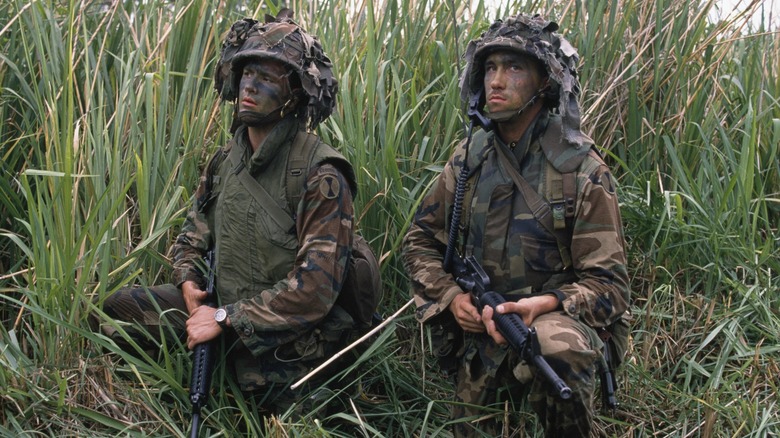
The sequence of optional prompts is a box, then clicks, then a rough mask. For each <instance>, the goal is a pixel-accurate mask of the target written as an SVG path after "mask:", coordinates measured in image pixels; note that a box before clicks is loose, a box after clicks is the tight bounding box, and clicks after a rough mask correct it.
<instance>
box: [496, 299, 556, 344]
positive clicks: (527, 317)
mask: <svg viewBox="0 0 780 438" xmlns="http://www.w3.org/2000/svg"><path fill="white" fill-rule="evenodd" d="M557 308H558V298H556V297H555V295H537V296H534V297H530V298H523V299H520V300H518V301H517V302H513V301H507V302H506V303H503V304H499V305H498V306H496V310H495V312H494V311H493V309H491V308H490V306H485V308H484V309H482V320H483V321H485V329H486V330H487V333H488V334H489V335H490V337H491V338H493V340H494V341H496V343H498V344H506V339H504V337H503V336H502V335H501V333H499V332H498V328H497V327H496V322H495V321H493V314H494V313H517V314H518V315H520V318H522V319H523V322H524V323H525V325H526V326H528V327H530V326H531V324H532V323H533V322H534V320H535V319H536V318H537V317H538V316H539V315H543V314H545V313H549V312H552V311H553V310H555V309H557Z"/></svg>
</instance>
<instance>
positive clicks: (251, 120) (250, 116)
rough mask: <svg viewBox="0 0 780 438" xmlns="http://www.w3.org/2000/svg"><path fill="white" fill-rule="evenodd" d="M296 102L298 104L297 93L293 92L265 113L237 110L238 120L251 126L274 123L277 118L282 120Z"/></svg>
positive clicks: (293, 107)
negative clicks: (283, 101)
mask: <svg viewBox="0 0 780 438" xmlns="http://www.w3.org/2000/svg"><path fill="white" fill-rule="evenodd" d="M297 104H298V95H297V94H293V95H292V96H291V97H290V98H289V99H288V100H287V102H285V103H283V104H281V105H279V106H277V107H276V108H274V109H272V110H271V111H269V112H268V113H266V114H263V113H259V112H255V111H239V112H238V120H239V121H241V123H243V124H245V125H247V126H250V127H253V128H257V127H260V126H265V125H268V124H270V123H274V122H278V121H279V120H282V119H283V118H284V116H285V115H287V114H289V112H290V111H292V110H293V109H295V107H296V105H297Z"/></svg>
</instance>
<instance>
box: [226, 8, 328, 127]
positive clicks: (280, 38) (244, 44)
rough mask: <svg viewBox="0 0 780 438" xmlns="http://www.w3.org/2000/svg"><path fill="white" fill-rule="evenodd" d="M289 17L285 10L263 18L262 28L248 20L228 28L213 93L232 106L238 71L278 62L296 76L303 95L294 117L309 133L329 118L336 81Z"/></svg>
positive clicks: (315, 44)
mask: <svg viewBox="0 0 780 438" xmlns="http://www.w3.org/2000/svg"><path fill="white" fill-rule="evenodd" d="M291 15H292V13H291V11H290V10H289V9H283V10H282V11H280V13H279V15H278V17H276V18H274V17H271V16H269V15H266V17H265V23H260V22H258V21H257V20H253V19H251V18H245V19H243V20H239V21H237V22H235V23H233V26H232V27H231V28H230V32H229V33H228V35H227V37H226V38H225V41H224V42H223V43H222V53H221V56H220V58H219V61H218V63H217V68H216V71H215V77H214V87H215V88H216V90H217V92H218V93H219V95H220V97H221V98H222V100H227V101H232V102H234V101H235V100H236V99H237V98H238V91H239V90H238V86H239V83H240V81H241V74H242V71H243V68H244V65H246V64H247V63H248V62H250V61H251V60H261V59H272V60H275V61H279V62H281V63H283V64H284V65H286V66H288V67H289V68H290V69H292V71H294V72H295V73H296V74H297V75H298V78H299V79H300V84H301V87H302V90H303V95H304V96H301V97H302V98H303V99H302V100H303V102H302V103H301V104H300V106H299V115H300V116H302V117H304V118H305V120H306V122H307V126H308V128H309V129H314V128H315V127H316V126H317V125H318V124H319V123H320V122H321V121H323V120H325V119H326V118H328V116H330V114H331V112H333V108H334V107H335V104H336V93H337V92H338V81H337V80H336V78H335V77H334V75H333V70H332V64H331V61H330V59H329V58H328V57H327V56H326V55H325V53H324V52H323V50H322V45H321V44H320V42H319V40H318V39H317V38H316V37H314V36H311V35H309V34H308V33H306V31H305V30H303V29H302V28H301V27H300V26H299V25H298V24H296V23H295V22H294V21H293V20H292V18H291Z"/></svg>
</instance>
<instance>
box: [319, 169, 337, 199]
mask: <svg viewBox="0 0 780 438" xmlns="http://www.w3.org/2000/svg"><path fill="white" fill-rule="evenodd" d="M340 191H341V185H340V184H339V180H338V178H336V177H334V176H333V175H325V176H324V177H323V178H322V180H321V181H320V193H321V194H322V196H324V197H325V198H326V199H334V198H336V197H338V196H339V192H340Z"/></svg>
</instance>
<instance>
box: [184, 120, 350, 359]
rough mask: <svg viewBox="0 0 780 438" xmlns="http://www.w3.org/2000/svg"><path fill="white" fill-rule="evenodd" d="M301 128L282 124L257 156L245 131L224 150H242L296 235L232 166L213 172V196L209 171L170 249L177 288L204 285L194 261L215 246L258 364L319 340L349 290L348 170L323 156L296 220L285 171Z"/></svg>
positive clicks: (221, 289)
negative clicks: (320, 327) (345, 287)
mask: <svg viewBox="0 0 780 438" xmlns="http://www.w3.org/2000/svg"><path fill="white" fill-rule="evenodd" d="M297 129H298V125H297V121H296V120H295V119H290V118H287V119H284V120H282V121H280V122H279V123H278V124H277V126H276V127H275V128H274V129H273V130H272V131H271V133H270V134H269V136H268V137H267V138H266V140H265V141H264V142H263V144H261V145H260V147H258V149H257V151H255V152H254V153H253V154H252V149H251V147H250V145H249V142H248V139H247V136H246V128H245V127H243V126H242V127H240V128H239V129H238V131H237V132H236V134H235V136H234V138H233V140H232V141H231V142H230V144H229V145H228V146H227V147H226V148H225V151H222V152H220V153H225V154H227V153H229V151H230V150H231V149H232V148H239V149H240V154H241V157H243V158H242V161H241V163H242V165H243V166H246V169H248V171H249V172H250V174H251V175H252V177H254V178H255V180H257V181H258V182H259V183H260V185H262V186H263V187H264V188H265V190H266V191H267V192H268V193H269V194H270V195H271V197H272V198H273V199H276V200H278V204H279V206H280V207H282V208H283V209H284V210H285V211H287V212H289V213H290V215H291V217H294V218H295V227H294V229H292V230H281V229H279V227H278V226H276V225H275V223H274V222H273V221H272V220H270V218H269V216H270V215H268V214H265V213H264V210H263V208H262V207H261V206H259V205H258V203H257V201H256V200H255V198H254V197H253V196H252V195H251V194H250V192H249V191H248V190H247V189H246V187H245V186H243V185H242V184H241V183H240V182H239V180H238V178H237V177H236V169H235V168H234V166H233V165H232V163H231V160H230V159H229V158H225V159H223V160H221V161H215V162H212V163H210V164H209V167H216V169H213V170H212V172H213V175H214V177H213V178H212V184H211V185H212V188H211V190H208V189H207V184H208V178H207V174H208V173H209V170H208V169H207V170H206V171H204V174H203V176H202V177H201V182H200V185H199V187H198V190H197V192H196V202H195V205H194V206H193V207H192V209H191V210H190V212H189V214H188V215H187V218H186V220H185V222H184V225H183V227H182V230H181V233H180V235H179V236H178V238H177V240H176V243H175V245H174V247H173V248H172V252H173V256H174V282H175V284H176V285H181V283H182V282H184V281H186V280H193V281H196V282H199V283H200V284H203V279H202V278H201V275H200V273H199V271H198V269H197V268H196V263H197V262H198V260H200V258H201V257H202V256H203V254H204V253H205V251H206V250H207V249H208V248H210V247H212V245H213V246H214V247H215V248H216V254H217V272H216V290H217V293H218V295H219V300H220V303H221V304H222V305H223V306H225V308H226V310H227V312H228V316H229V318H230V322H231V325H232V327H233V329H234V330H235V332H236V334H237V335H238V337H239V339H240V340H241V341H242V342H243V344H244V345H245V346H246V347H247V348H248V349H249V351H251V353H252V354H253V355H254V356H259V355H261V354H263V353H265V352H268V351H269V350H271V349H274V348H276V347H278V346H280V345H283V344H286V343H289V342H291V341H293V340H295V339H296V338H298V337H299V336H301V335H302V334H305V333H308V332H311V331H312V329H313V328H315V326H317V324H318V323H320V322H321V321H323V319H324V318H325V317H326V315H328V314H329V312H330V311H331V309H332V308H333V305H334V303H335V301H336V298H337V296H338V292H339V291H340V290H341V285H342V283H343V281H344V277H345V267H346V263H347V260H348V256H349V249H350V248H351V245H352V235H353V230H352V227H353V225H352V220H353V206H352V196H351V192H350V189H349V182H348V181H347V179H346V178H345V176H344V174H343V173H342V172H341V171H339V170H338V169H337V167H336V166H334V165H333V164H331V163H336V164H337V166H343V165H346V166H349V164H348V163H347V162H346V160H344V159H343V157H341V156H340V155H338V153H336V152H335V151H334V150H333V149H331V148H329V147H328V148H322V147H320V148H318V150H317V153H316V155H315V161H314V162H315V163H320V165H315V166H314V167H313V168H312V169H311V171H310V173H309V175H308V177H307V178H306V182H305V184H304V188H303V190H304V192H303V195H302V197H301V200H300V202H299V204H298V206H297V212H295V215H293V214H292V212H291V211H290V207H289V206H288V203H287V198H286V196H285V194H286V192H285V181H286V175H285V173H286V170H287V158H288V155H289V151H290V146H291V144H292V141H293V140H294V138H295V135H296V133H297ZM320 150H323V151H324V154H325V156H321V154H320ZM325 160H328V161H327V163H324V161H325ZM209 193H210V195H209ZM342 313H343V312H342ZM250 359H251V358H250ZM255 362H257V361H256V360H255Z"/></svg>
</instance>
